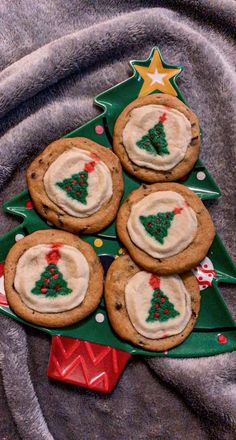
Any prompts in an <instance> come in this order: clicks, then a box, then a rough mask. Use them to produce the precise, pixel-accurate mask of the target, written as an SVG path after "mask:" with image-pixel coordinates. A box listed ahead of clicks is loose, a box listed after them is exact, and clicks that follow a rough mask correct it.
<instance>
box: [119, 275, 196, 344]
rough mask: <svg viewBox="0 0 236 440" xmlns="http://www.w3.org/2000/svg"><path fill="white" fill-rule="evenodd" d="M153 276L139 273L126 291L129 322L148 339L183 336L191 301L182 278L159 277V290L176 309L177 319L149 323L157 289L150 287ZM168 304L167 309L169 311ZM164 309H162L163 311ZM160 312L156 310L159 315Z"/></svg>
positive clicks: (189, 315) (175, 276)
mask: <svg viewBox="0 0 236 440" xmlns="http://www.w3.org/2000/svg"><path fill="white" fill-rule="evenodd" d="M150 276H151V274H150V273H149V272H146V271H140V272H138V273H136V274H135V275H134V276H133V277H131V278H130V279H129V281H128V283H127V284H126V287H125V304H126V308H127V312H128V315H129V318H130V321H131V323H132V325H133V326H134V328H135V329H136V330H137V332H138V333H140V334H141V335H143V336H145V337H146V338H149V339H159V338H165V337H168V336H173V335H177V334H179V333H181V332H182V331H183V330H184V328H185V327H186V325H187V323H188V322H189V320H190V318H191V297H190V295H189V293H188V292H187V290H186V287H185V285H184V283H183V281H182V279H181V278H180V276H179V275H171V276H166V277H164V276H163V277H160V290H161V291H162V292H163V294H164V295H165V296H167V297H168V301H169V302H170V303H172V304H173V305H174V309H175V311H176V312H178V314H177V316H175V317H172V318H171V317H170V318H169V319H168V320H166V321H161V320H159V319H155V320H153V321H147V319H148V317H149V313H150V308H151V306H152V303H151V301H152V298H153V292H154V289H153V287H151V285H150V284H149V280H150ZM168 301H167V300H166V302H165V304H164V307H166V308H167V309H168ZM164 307H163V309H164ZM158 310H160V309H157V312H158Z"/></svg>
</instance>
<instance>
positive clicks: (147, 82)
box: [133, 50, 182, 96]
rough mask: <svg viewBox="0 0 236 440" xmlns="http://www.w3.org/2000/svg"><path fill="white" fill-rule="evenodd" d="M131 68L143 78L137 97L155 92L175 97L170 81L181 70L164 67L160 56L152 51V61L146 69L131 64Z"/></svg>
mask: <svg viewBox="0 0 236 440" xmlns="http://www.w3.org/2000/svg"><path fill="white" fill-rule="evenodd" d="M133 67H134V68H135V69H136V70H137V72H138V73H139V74H140V75H141V77H142V78H143V81H144V83H143V85H142V88H141V90H140V92H139V96H145V95H149V94H150V93H152V92H154V91H155V90H160V92H163V93H168V94H169V95H173V96H177V93H176V90H175V88H174V87H173V86H172V84H171V82H170V79H171V78H174V77H175V76H176V75H178V74H179V73H180V72H181V70H182V69H181V68H171V67H164V66H163V64H162V60H161V57H160V54H159V52H158V51H157V50H155V51H154V55H153V57H152V61H151V63H150V65H149V66H148V67H143V66H139V65H137V64H133Z"/></svg>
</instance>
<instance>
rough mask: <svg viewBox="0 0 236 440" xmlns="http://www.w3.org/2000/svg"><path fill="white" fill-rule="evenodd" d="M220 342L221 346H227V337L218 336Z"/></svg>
mask: <svg viewBox="0 0 236 440" xmlns="http://www.w3.org/2000/svg"><path fill="white" fill-rule="evenodd" d="M218 342H219V344H227V342H228V338H227V336H225V335H219V336H218Z"/></svg>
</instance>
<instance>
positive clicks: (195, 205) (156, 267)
mask: <svg viewBox="0 0 236 440" xmlns="http://www.w3.org/2000/svg"><path fill="white" fill-rule="evenodd" d="M117 232H118V236H119V238H120V240H121V241H122V242H123V244H124V245H125V247H126V248H127V249H128V251H129V253H130V255H131V257H132V258H133V260H134V261H135V262H136V263H137V264H139V265H140V266H141V267H143V268H145V269H146V270H150V271H151V272H156V273H159V274H161V275H167V274H172V273H179V272H184V271H186V270H189V269H191V268H193V267H195V266H197V264H198V263H199V262H200V261H201V260H202V259H203V258H204V257H205V256H206V254H207V252H208V249H209V247H210V246H211V243H212V241H213V238H214V235H215V229H214V225H213V223H212V220H211V217H210V215H209V213H208V211H207V209H206V208H205V206H204V205H203V203H202V202H201V200H200V199H199V198H198V197H197V196H196V195H195V194H194V193H193V192H192V191H191V190H190V189H188V188H186V187H184V186H183V185H180V184H178V183H156V184H153V185H143V186H141V187H140V188H139V189H137V190H135V191H133V192H132V193H130V194H129V196H128V197H127V199H126V200H125V202H124V203H123V205H122V206H121V208H120V210H119V212H118V215H117Z"/></svg>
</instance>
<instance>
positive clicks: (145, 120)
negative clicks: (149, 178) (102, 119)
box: [123, 104, 192, 171]
mask: <svg viewBox="0 0 236 440" xmlns="http://www.w3.org/2000/svg"><path fill="white" fill-rule="evenodd" d="M163 114H165V115H166V120H165V121H164V122H163V125H164V130H165V134H166V140H167V144H168V150H169V154H164V155H159V154H156V155H153V154H150V153H149V152H147V151H146V150H144V149H142V148H139V147H138V146H137V142H138V141H140V139H141V138H142V137H143V136H144V135H146V134H147V132H148V130H150V128H152V127H154V125H156V124H157V123H158V122H159V119H160V117H161V116H162V115H163ZM191 138H192V131H191V124H190V122H189V120H188V119H187V118H186V116H184V114H183V113H181V112H179V111H178V110H175V109H173V108H171V107H165V106H164V105H155V104H149V105H144V106H142V107H137V108H135V109H133V110H132V111H131V112H130V114H129V120H128V122H127V124H126V126H125V128H124V131H123V145H124V147H125V149H126V151H127V154H128V156H129V158H130V160H131V161H132V162H134V163H135V164H137V165H139V166H141V167H146V168H150V169H152V170H157V171H158V170H160V171H166V170H170V169H172V168H173V167H175V166H176V165H177V164H178V163H179V162H180V161H181V160H183V158H184V156H185V154H186V151H187V147H188V145H189V144H190V142H191Z"/></svg>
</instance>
